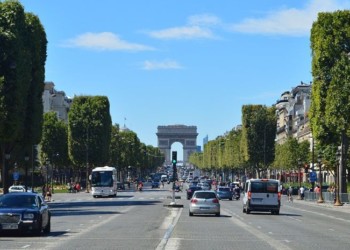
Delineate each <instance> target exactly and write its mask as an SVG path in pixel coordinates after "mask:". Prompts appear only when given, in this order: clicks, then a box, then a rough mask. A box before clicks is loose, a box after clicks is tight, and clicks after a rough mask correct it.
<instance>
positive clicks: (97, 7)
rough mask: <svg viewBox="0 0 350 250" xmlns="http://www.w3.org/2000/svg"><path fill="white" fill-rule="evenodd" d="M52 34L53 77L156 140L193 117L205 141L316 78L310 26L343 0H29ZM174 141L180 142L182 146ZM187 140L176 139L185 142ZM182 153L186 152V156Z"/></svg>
mask: <svg viewBox="0 0 350 250" xmlns="http://www.w3.org/2000/svg"><path fill="white" fill-rule="evenodd" d="M21 3H22V4H23V6H24V7H25V11H26V12H33V13H34V14H36V15H38V16H39V18H40V20H41V22H42V24H43V26H44V28H45V31H46V33H47V39H48V51H47V54H48V57H47V62H46V81H52V82H54V83H55V87H56V89H57V90H63V91H65V93H66V94H67V95H68V96H71V97H73V96H74V95H105V96H108V98H109V101H110V112H111V116H112V121H113V123H119V124H120V125H121V126H123V125H124V122H125V123H126V126H127V127H128V128H130V129H131V130H133V131H134V132H136V133H137V135H138V137H139V138H140V140H141V141H142V142H143V143H145V144H147V145H153V146H157V137H156V132H157V126H158V125H174V124H183V125H194V126H197V131H198V133H199V135H198V138H197V144H198V145H201V146H202V140H203V138H204V137H205V136H206V135H208V136H209V140H212V139H215V138H216V137H217V136H220V135H223V134H224V133H225V132H226V131H229V130H231V129H232V128H233V127H235V126H237V125H239V124H240V123H241V108H242V105H246V104H264V105H273V104H274V103H275V102H276V100H277V99H279V97H280V95H281V94H282V92H284V91H286V90H291V88H292V87H294V86H296V85H298V84H299V83H300V81H304V82H307V83H308V82H310V81H312V79H311V56H310V55H311V50H310V28H311V25H312V22H313V21H315V20H316V19H317V13H318V12H321V11H334V10H338V9H346V8H349V6H350V1H345V0H338V1H336V0H299V1H298V0H244V1H243V0H221V1H213V0H201V1H198V0H182V1H181V0H177V1H175V0H169V1H167V0H148V1H145V0H128V1H121V0H94V1H92V0H74V1H72V0H21ZM174 147H175V148H174ZM179 147H180V145H178V144H176V145H174V146H173V148H172V149H173V150H177V149H178V148H179ZM181 155H182V154H181V152H180V157H181Z"/></svg>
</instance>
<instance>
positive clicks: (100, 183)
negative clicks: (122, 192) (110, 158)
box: [91, 171, 113, 187]
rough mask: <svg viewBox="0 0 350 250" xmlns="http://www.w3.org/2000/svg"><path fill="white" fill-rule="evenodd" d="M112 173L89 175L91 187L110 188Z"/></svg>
mask: <svg viewBox="0 0 350 250" xmlns="http://www.w3.org/2000/svg"><path fill="white" fill-rule="evenodd" d="M112 176H113V172H112V171H94V172H92V175H91V185H92V186H93V187H112V186H113V177H112Z"/></svg>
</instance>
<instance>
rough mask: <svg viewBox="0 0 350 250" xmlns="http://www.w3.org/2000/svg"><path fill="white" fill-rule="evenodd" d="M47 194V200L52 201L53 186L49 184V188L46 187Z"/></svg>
mask: <svg viewBox="0 0 350 250" xmlns="http://www.w3.org/2000/svg"><path fill="white" fill-rule="evenodd" d="M46 196H47V201H51V196H52V194H51V188H50V186H47V189H46Z"/></svg>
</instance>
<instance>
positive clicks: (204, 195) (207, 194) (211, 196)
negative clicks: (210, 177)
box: [195, 192, 216, 199]
mask: <svg viewBox="0 0 350 250" xmlns="http://www.w3.org/2000/svg"><path fill="white" fill-rule="evenodd" d="M195 196H196V198H199V199H214V198H216V195H215V194H214V193H212V192H198V193H196V194H195Z"/></svg>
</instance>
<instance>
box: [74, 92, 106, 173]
mask: <svg viewBox="0 0 350 250" xmlns="http://www.w3.org/2000/svg"><path fill="white" fill-rule="evenodd" d="M68 120H69V123H68V152H69V157H70V159H71V161H72V162H73V163H74V164H76V165H85V163H89V164H90V165H92V166H102V165H105V164H106V163H108V162H109V160H110V158H109V149H110V141H111V126H112V122H111V116H110V113H109V101H108V98H107V97H104V96H77V97H75V98H74V99H73V103H72V106H71V109H70V111H69V113H68Z"/></svg>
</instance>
